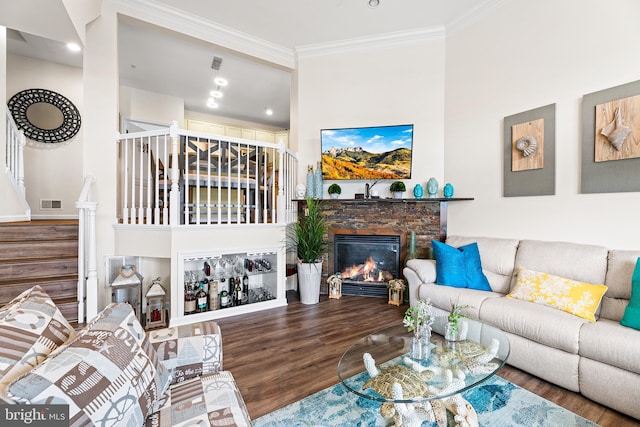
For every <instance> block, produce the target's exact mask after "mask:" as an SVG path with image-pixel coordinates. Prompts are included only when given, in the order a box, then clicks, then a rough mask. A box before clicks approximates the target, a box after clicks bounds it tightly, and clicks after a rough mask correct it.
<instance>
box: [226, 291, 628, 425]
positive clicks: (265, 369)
mask: <svg viewBox="0 0 640 427" xmlns="http://www.w3.org/2000/svg"><path fill="white" fill-rule="evenodd" d="M287 298H288V301H289V304H288V306H287V307H281V308H276V309H271V310H266V311H262V312H258V313H251V314H247V315H242V316H234V317H229V318H226V319H220V320H218V324H219V325H220V328H221V330H222V340H223V347H222V348H223V352H224V356H223V363H224V369H225V370H228V371H231V373H232V374H233V376H234V377H235V379H236V382H237V384H238V387H239V388H240V392H241V393H242V396H243V398H244V400H245V403H246V404H247V407H248V409H249V413H250V415H251V418H252V419H255V418H257V417H260V416H262V415H264V414H267V413H269V412H271V411H274V410H276V409H278V408H281V407H283V406H285V405H288V404H289V403H292V402H295V401H297V400H299V399H301V398H303V397H306V396H308V395H310V394H312V393H315V392H317V391H320V390H322V389H324V388H326V387H329V386H331V385H334V384H336V383H338V382H339V379H338V374H337V367H338V361H339V360H340V356H341V355H342V353H344V351H345V350H346V349H347V348H349V347H350V346H351V344H353V343H354V342H355V341H356V340H357V339H359V338H361V337H362V336H364V335H366V334H367V333H370V332H373V331H375V330H377V329H380V328H382V327H384V326H385V325H388V324H390V323H393V322H400V321H401V320H402V317H403V316H404V312H405V311H406V309H407V305H404V306H400V307H396V306H393V305H389V304H387V300H386V299H385V298H371V297H357V296H348V295H346V296H343V297H342V298H341V299H339V300H335V299H331V300H330V299H328V298H327V296H326V295H321V296H320V303H319V304H317V305H304V304H301V303H300V302H299V300H298V294H297V292H293V291H289V292H287ZM499 375H500V376H501V377H503V378H505V379H507V380H509V381H511V382H513V383H514V384H517V385H519V386H520V387H523V388H525V389H527V390H529V391H531V392H533V393H535V394H537V395H539V396H542V397H543V398H545V399H547V400H550V401H552V402H555V403H556V404H558V405H560V406H562V407H565V408H567V409H568V410H570V411H572V412H574V413H576V414H579V415H581V416H583V417H585V418H587V419H589V420H591V421H593V422H595V423H598V424H599V425H601V426H603V427H607V426H615V427H626V426H640V421H638V420H635V419H633V418H630V417H627V416H625V415H623V414H620V413H618V412H616V411H613V410H611V409H608V408H605V407H603V406H602V405H599V404H597V403H595V402H592V401H591V400H589V399H586V398H584V397H582V396H580V395H579V394H576V393H573V392H570V391H567V390H565V389H562V388H560V387H556V386H554V385H552V384H550V383H547V382H545V381H543V380H540V379H538V378H537V377H534V376H531V375H529V374H527V373H525V372H523V371H521V370H519V369H516V368H513V367H511V366H505V367H504V368H503V369H501V370H500V372H499Z"/></svg>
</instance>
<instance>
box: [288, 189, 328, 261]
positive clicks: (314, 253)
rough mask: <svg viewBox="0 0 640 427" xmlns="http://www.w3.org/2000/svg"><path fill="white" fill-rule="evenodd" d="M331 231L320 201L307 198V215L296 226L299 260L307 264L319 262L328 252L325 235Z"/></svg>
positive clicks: (300, 218) (299, 219)
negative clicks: (323, 214)
mask: <svg viewBox="0 0 640 427" xmlns="http://www.w3.org/2000/svg"><path fill="white" fill-rule="evenodd" d="M328 230H329V227H328V226H327V223H326V221H325V219H324V217H323V216H322V212H321V210H320V201H319V200H315V199H310V198H307V215H306V216H301V217H299V218H298V222H297V223H296V224H295V228H294V234H295V236H294V237H295V243H296V247H297V251H298V259H299V260H300V261H301V262H305V263H315V262H317V261H319V260H320V259H321V258H322V256H323V255H324V254H325V252H326V250H327V242H326V241H325V240H324V235H325V234H326V233H327V231H328Z"/></svg>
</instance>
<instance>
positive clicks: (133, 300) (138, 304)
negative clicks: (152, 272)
mask: <svg viewBox="0 0 640 427" xmlns="http://www.w3.org/2000/svg"><path fill="white" fill-rule="evenodd" d="M118 271H119V274H118V277H116V278H115V280H114V281H113V282H112V283H111V302H115V303H121V302H126V303H128V304H130V305H131V307H133V311H134V312H135V313H136V317H137V318H138V320H139V321H140V323H142V298H141V295H140V294H141V292H142V291H141V288H142V276H141V275H140V274H139V273H138V272H136V266H135V265H133V264H126V265H123V266H122V267H120V268H119V270H118Z"/></svg>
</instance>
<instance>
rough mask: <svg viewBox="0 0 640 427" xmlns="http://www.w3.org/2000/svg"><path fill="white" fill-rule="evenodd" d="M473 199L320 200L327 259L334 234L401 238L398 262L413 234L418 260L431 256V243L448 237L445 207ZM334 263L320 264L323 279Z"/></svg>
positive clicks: (300, 212) (300, 202) (300, 204)
mask: <svg viewBox="0 0 640 427" xmlns="http://www.w3.org/2000/svg"><path fill="white" fill-rule="evenodd" d="M471 200H474V199H473V198H423V199H322V200H321V201H320V209H321V210H322V213H323V215H324V217H325V218H326V220H327V225H328V226H329V233H328V235H327V240H328V243H329V253H328V254H327V255H328V259H332V258H333V236H334V234H336V233H337V234H345V233H346V232H349V231H350V232H352V233H353V234H389V233H395V234H398V235H400V236H401V244H402V247H401V253H400V259H401V262H402V261H403V260H404V257H405V256H406V250H407V248H406V244H407V243H406V242H408V238H407V236H408V235H409V233H410V232H412V231H414V232H415V233H416V252H417V255H418V257H419V258H427V257H429V255H430V253H431V241H432V240H433V239H436V240H439V241H441V242H443V241H445V239H446V237H447V208H448V205H449V203H450V202H463V201H471ZM297 202H298V215H299V216H302V215H304V212H305V207H306V200H304V199H299V200H297ZM329 264H331V265H333V263H332V262H331V263H326V262H325V263H324V264H323V270H324V271H323V273H324V275H325V277H326V274H328V271H329V269H330V268H331V266H330V265H329Z"/></svg>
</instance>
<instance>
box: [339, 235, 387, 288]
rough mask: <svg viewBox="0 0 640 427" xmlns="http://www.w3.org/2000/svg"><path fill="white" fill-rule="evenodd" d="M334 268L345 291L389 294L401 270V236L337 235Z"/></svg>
mask: <svg viewBox="0 0 640 427" xmlns="http://www.w3.org/2000/svg"><path fill="white" fill-rule="evenodd" d="M333 253H334V264H333V265H334V268H335V271H336V272H337V273H338V274H340V276H341V277H342V280H343V284H342V293H343V294H345V295H366V296H380V297H386V296H387V288H386V284H387V282H388V281H389V280H391V279H394V278H398V277H399V274H400V270H399V269H400V236H376V235H360V234H336V235H334V252H333Z"/></svg>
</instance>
